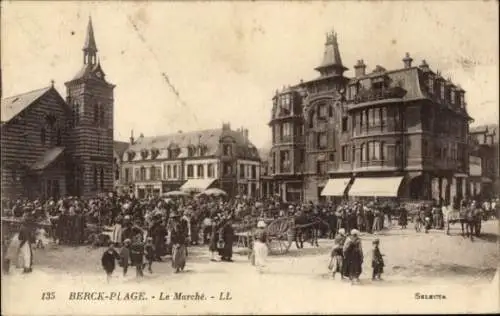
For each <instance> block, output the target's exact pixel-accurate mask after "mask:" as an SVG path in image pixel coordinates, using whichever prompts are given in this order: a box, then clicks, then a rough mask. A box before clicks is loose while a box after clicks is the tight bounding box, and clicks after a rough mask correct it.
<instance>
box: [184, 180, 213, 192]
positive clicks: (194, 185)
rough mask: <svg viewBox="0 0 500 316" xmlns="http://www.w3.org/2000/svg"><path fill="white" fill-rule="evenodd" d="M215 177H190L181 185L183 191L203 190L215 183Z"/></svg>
mask: <svg viewBox="0 0 500 316" xmlns="http://www.w3.org/2000/svg"><path fill="white" fill-rule="evenodd" d="M214 181H215V179H190V180H187V181H186V183H184V184H183V185H182V186H181V190H182V191H190V192H203V191H205V190H206V189H208V187H209V186H210V185H211V184H212V183H214Z"/></svg>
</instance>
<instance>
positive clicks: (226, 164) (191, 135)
mask: <svg viewBox="0 0 500 316" xmlns="http://www.w3.org/2000/svg"><path fill="white" fill-rule="evenodd" d="M115 146H116V147H115V148H116V150H115V152H116V156H115V161H118V162H119V163H118V164H117V165H118V169H117V171H118V172H117V174H116V183H115V185H116V189H117V190H119V191H121V192H125V193H129V192H133V193H134V194H135V195H136V196H138V197H140V198H142V197H145V196H149V195H159V194H162V193H166V192H170V191H175V190H185V191H194V192H202V191H204V190H206V189H208V188H212V187H216V188H220V189H222V190H224V191H225V192H227V193H228V194H229V195H231V196H234V195H245V196H259V195H260V169H261V162H260V158H259V153H258V150H257V148H256V147H255V146H254V145H253V144H252V143H251V142H250V140H249V138H248V130H247V129H244V128H239V129H237V130H231V126H230V124H228V123H224V124H223V125H222V127H221V128H218V129H210V130H199V131H191V132H182V131H179V132H177V133H175V134H170V135H163V136H152V137H144V135H142V134H141V135H140V136H139V138H138V139H134V137H133V136H132V137H131V138H130V143H129V144H126V143H125V144H123V143H116V145H115ZM120 148H121V150H120Z"/></svg>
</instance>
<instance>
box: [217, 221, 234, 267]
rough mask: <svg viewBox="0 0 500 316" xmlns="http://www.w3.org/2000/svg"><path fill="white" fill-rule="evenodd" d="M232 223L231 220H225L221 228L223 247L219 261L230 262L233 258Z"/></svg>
mask: <svg viewBox="0 0 500 316" xmlns="http://www.w3.org/2000/svg"><path fill="white" fill-rule="evenodd" d="M232 224H233V221H232V220H231V218H229V219H228V220H226V222H225V224H224V226H223V228H222V239H223V240H224V247H223V248H222V249H221V251H220V255H221V260H222V261H227V262H232V261H233V260H232V259H231V258H232V257H233V242H234V229H233V225H232Z"/></svg>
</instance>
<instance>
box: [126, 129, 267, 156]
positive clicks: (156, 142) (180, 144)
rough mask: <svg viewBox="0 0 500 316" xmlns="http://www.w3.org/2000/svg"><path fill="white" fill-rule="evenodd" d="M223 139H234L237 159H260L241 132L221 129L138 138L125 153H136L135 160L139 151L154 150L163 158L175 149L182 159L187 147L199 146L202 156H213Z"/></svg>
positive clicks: (216, 153)
mask: <svg viewBox="0 0 500 316" xmlns="http://www.w3.org/2000/svg"><path fill="white" fill-rule="evenodd" d="M225 137H230V138H232V139H234V141H235V144H236V146H237V147H236V155H237V157H239V158H244V159H260V158H259V153H258V151H257V149H256V147H255V146H254V145H253V144H252V143H251V142H250V141H246V140H245V138H244V137H243V135H242V133H241V132H239V131H233V130H227V129H222V128H219V129H207V130H199V131H193V132H179V133H175V134H168V135H160V136H153V137H139V138H138V139H137V140H136V142H135V143H134V144H133V145H130V146H129V147H128V150H127V151H134V152H136V153H137V154H136V158H137V157H138V156H139V152H140V151H141V150H144V149H146V150H151V149H153V148H155V149H158V150H159V151H160V157H163V152H165V151H166V150H168V149H169V148H174V147H177V148H179V149H180V150H181V151H180V154H179V157H177V158H183V157H187V148H188V146H190V145H191V146H194V147H197V146H199V145H201V146H204V148H205V154H204V156H214V155H218V154H220V153H219V144H220V142H221V140H222V139H224V138H225ZM137 159H139V158H137ZM134 160H135V159H134Z"/></svg>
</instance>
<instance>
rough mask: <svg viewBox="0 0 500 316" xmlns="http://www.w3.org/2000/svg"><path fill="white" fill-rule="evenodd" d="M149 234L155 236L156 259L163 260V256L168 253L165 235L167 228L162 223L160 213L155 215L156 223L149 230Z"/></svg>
mask: <svg viewBox="0 0 500 316" xmlns="http://www.w3.org/2000/svg"><path fill="white" fill-rule="evenodd" d="M149 235H150V236H151V238H153V244H154V249H155V256H154V259H155V260H156V261H161V260H162V259H161V256H164V255H165V254H166V250H165V236H167V229H166V227H165V226H164V225H162V220H161V216H160V215H155V218H154V223H153V225H152V226H151V228H150V230H149Z"/></svg>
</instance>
